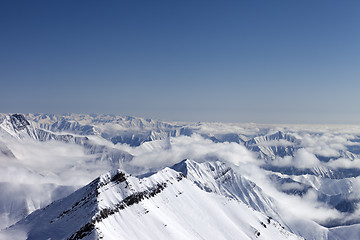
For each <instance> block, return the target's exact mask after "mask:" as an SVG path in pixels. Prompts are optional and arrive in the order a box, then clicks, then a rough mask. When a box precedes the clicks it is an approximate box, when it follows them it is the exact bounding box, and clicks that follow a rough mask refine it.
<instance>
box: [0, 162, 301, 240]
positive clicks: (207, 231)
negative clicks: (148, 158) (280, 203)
mask: <svg viewBox="0 0 360 240" xmlns="http://www.w3.org/2000/svg"><path fill="white" fill-rule="evenodd" d="M224 167H225V166H223V165H222V164H220V163H216V164H209V163H206V164H200V165H198V164H196V163H194V162H192V161H189V160H187V161H184V162H181V163H179V164H177V165H175V166H174V167H172V168H165V169H163V170H162V171H159V172H158V173H156V174H153V175H151V176H149V177H146V178H136V177H132V176H130V175H128V174H125V173H123V172H121V171H120V170H119V171H117V172H113V173H108V174H105V175H103V176H101V177H100V178H97V179H96V180H94V181H93V182H91V183H90V184H89V185H87V186H85V187H83V188H81V189H79V190H78V191H76V192H75V193H73V194H71V195H70V196H68V197H66V198H64V199H62V200H59V201H56V202H54V203H52V204H51V205H49V206H47V207H46V208H43V209H40V210H38V211H36V212H34V213H33V214H31V215H29V216H28V217H27V218H25V219H24V220H21V221H20V222H18V223H17V224H15V225H13V226H12V227H10V228H8V229H6V230H5V231H3V232H2V235H3V236H10V235H11V236H12V237H13V238H12V239H16V238H14V236H16V237H17V239H29V240H31V239H50V238H51V239H53V240H56V239H71V240H74V239H234V238H236V239H257V238H258V239H302V238H301V237H298V236H296V235H294V234H292V233H290V232H289V231H287V230H286V229H285V228H284V227H282V225H281V224H280V223H279V222H278V221H277V220H275V219H274V218H273V217H270V216H267V215H265V214H263V213H261V212H259V211H255V210H254V209H252V208H251V206H249V205H247V204H246V202H243V201H241V200H240V198H242V199H248V200H245V201H248V202H252V201H253V200H254V199H255V198H256V196H251V194H253V192H251V193H250V192H249V193H247V194H245V192H244V191H245V189H247V188H248V187H250V186H249V184H250V185H251V187H252V188H251V189H254V188H255V190H254V192H255V194H258V193H260V190H259V189H256V186H254V185H253V184H252V183H250V182H247V180H245V179H243V178H241V177H238V178H236V179H233V180H229V181H233V182H234V183H233V184H226V183H224V186H221V185H223V183H222V182H223V180H225V179H226V178H228V177H227V176H233V175H232V174H231V170H227V171H225V172H224V171H223V170H224ZM174 169H178V170H174ZM212 169H214V170H212ZM225 169H226V168H225ZM209 171H210V172H209ZM195 179H196V180H197V181H194V180H195ZM220 179H222V180H220ZM207 183H208V184H207ZM236 183H239V184H240V185H241V186H239V188H240V189H241V188H245V189H242V190H236V189H235V188H236V187H235V184H236ZM205 186H207V187H208V188H205ZM226 187H228V189H226ZM210 189H211V191H210ZM251 189H249V191H251ZM226 191H228V193H226ZM231 191H234V192H235V193H234V194H233V193H230V192H231ZM257 191H259V192H257ZM242 194H245V195H246V196H241V195H242ZM250 199H251V200H250ZM263 201H265V202H266V201H268V200H266V199H265V198H263V197H261V199H259V200H256V204H255V205H254V204H253V203H250V204H252V205H253V206H257V207H259V204H262V202H263ZM268 204H270V205H271V203H268Z"/></svg>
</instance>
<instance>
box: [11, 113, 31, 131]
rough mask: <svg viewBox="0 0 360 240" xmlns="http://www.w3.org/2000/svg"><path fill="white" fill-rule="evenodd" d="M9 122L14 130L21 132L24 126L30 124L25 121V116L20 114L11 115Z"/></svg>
mask: <svg viewBox="0 0 360 240" xmlns="http://www.w3.org/2000/svg"><path fill="white" fill-rule="evenodd" d="M10 122H11V124H12V126H13V128H14V129H15V130H23V129H24V128H26V126H29V125H30V123H29V122H28V121H27V120H26V119H25V116H24V115H22V114H13V115H11V116H10Z"/></svg>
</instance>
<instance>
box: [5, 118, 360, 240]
mask: <svg viewBox="0 0 360 240" xmlns="http://www.w3.org/2000/svg"><path fill="white" fill-rule="evenodd" d="M359 149H360V128H359V127H357V126H319V125H317V126H305V125H303V126H300V125H283V126H281V125H260V124H227V123H179V122H163V121H158V120H151V119H143V118H135V117H121V116H112V115H86V114H67V115H47V114H35V115H34V114H27V115H23V114H0V188H1V192H2V193H3V194H1V195H0V229H2V230H1V232H0V236H1V237H3V238H5V239H8V238H9V237H8V236H17V237H18V239H26V236H27V237H28V238H29V239H48V238H51V239H82V238H84V239H98V238H99V239H101V238H103V239H118V238H126V239H129V238H130V239H143V238H145V239H146V238H149V239H154V238H161V239H184V238H187V239H214V238H215V237H216V238H221V239H233V238H236V239H238V238H241V239H257V238H259V239H299V238H301V237H304V238H305V239H314V240H315V239H323V240H329V239H351V238H353V239H356V236H359V235H360V227H358V224H359V223H360V218H359V217H358V213H359V208H358V206H359V203H360V190H359V189H360V188H359V186H360V159H359V154H360V150H359ZM183 159H187V160H183ZM189 159H192V160H189ZM174 164H175V165H174ZM109 171H110V173H106V172H109ZM104 173H105V174H104ZM100 175H101V177H100V178H97V179H96V180H94V181H92V182H91V184H89V185H86V183H88V182H90V181H91V180H92V179H94V178H96V177H97V176H100ZM135 176H137V177H135ZM76 189H78V190H77V191H75V190H76ZM74 191H75V192H74ZM69 194H70V195H69ZM49 203H51V204H50V205H49V206H47V207H45V206H46V205H47V204H49ZM44 207H45V208H44ZM298 208H300V209H301V210H299V209H298ZM29 214H30V215H29ZM17 221H19V222H17ZM16 222H17V223H16ZM15 223H16V224H15ZM12 224H14V225H13V226H11V227H9V226H10V225H12ZM259 224H260V225H259ZM39 226H41V227H39ZM350 232H351V234H350ZM9 234H10V235H9ZM4 236H5V237H4ZM234 236H235V237H234ZM354 237H355V238H354ZM11 239H16V238H14V237H11Z"/></svg>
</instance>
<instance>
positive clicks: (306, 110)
mask: <svg viewBox="0 0 360 240" xmlns="http://www.w3.org/2000/svg"><path fill="white" fill-rule="evenodd" d="M0 81H1V85H0V112H24V113H27V112H33V113H41V112H42V113H69V112H76V113H112V114H120V115H132V116H140V117H152V118H155V119H163V120H185V121H225V122H258V123H355V124H360V94H359V93H360V1H358V0H356V1H340V0H337V1H332V0H323V1H321V0H319V1H317V0H315V1H314V0H304V1H300V0H297V1H296V0H282V1H280V0H279V1H276V0H274V1H269V0H262V1H261V0H256V1H254V0H248V1H245V0H244V1H240V0H236V1H220V0H219V1H208V0H207V1H198V0H191V1H188V0H181V1H180V0H178V1H175V0H166V1H157V0H154V1H148V0H146V1H137V0H131V1H130V0H129V1H120V0H117V1H100V0H98V1H91V0H86V1H80V0H76V1H63V0H62V1H60V0H51V1H49V0H46V1H36V0H32V1H28V0H26V1H17V0H14V1H10V0H9V1H1V2H0Z"/></svg>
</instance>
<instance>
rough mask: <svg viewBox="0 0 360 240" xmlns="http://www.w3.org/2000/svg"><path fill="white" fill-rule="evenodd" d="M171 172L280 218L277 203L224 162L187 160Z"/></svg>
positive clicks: (174, 167) (208, 190) (204, 188)
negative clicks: (180, 174)
mask: <svg viewBox="0 0 360 240" xmlns="http://www.w3.org/2000/svg"><path fill="white" fill-rule="evenodd" d="M172 169H174V170H176V171H179V172H181V173H183V174H184V176H185V177H186V178H187V179H188V180H190V181H192V182H194V184H195V185H196V186H197V187H199V188H200V189H201V190H204V191H206V192H213V193H216V194H218V195H222V196H226V197H228V198H231V199H234V200H238V201H241V202H243V203H245V204H246V205H248V206H250V207H251V208H252V209H254V210H256V211H259V212H262V213H264V214H266V215H268V216H272V217H274V218H276V219H278V220H279V221H280V219H281V218H280V216H279V215H278V213H277V212H278V211H277V208H276V206H275V203H274V202H273V200H272V199H271V198H270V197H269V196H267V195H266V194H265V193H264V192H263V191H262V189H261V188H259V187H258V186H257V185H256V184H255V183H254V182H252V181H250V180H249V179H247V178H246V177H244V176H241V175H240V174H238V173H237V172H236V171H234V170H233V169H232V168H231V167H230V166H228V165H227V164H225V163H223V162H219V161H216V162H203V163H197V162H195V161H192V160H189V159H185V160H183V161H181V162H180V163H178V164H176V165H174V166H173V167H172Z"/></svg>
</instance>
